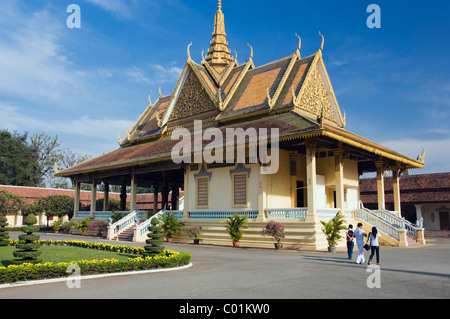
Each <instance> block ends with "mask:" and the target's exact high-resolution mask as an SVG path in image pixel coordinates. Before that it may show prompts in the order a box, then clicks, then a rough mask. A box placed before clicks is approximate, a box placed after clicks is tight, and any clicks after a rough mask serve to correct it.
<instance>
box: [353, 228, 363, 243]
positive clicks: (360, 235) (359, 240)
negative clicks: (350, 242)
mask: <svg viewBox="0 0 450 319" xmlns="http://www.w3.org/2000/svg"><path fill="white" fill-rule="evenodd" d="M365 234H366V232H365V231H364V230H362V229H361V228H359V227H358V228H356V229H355V231H354V232H353V235H355V239H356V244H357V245H364V235H365Z"/></svg>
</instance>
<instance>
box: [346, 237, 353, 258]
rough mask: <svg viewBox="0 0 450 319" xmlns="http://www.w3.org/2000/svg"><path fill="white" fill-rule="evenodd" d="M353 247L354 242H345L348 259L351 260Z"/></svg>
mask: <svg viewBox="0 0 450 319" xmlns="http://www.w3.org/2000/svg"><path fill="white" fill-rule="evenodd" d="M353 247H355V242H354V241H347V252H348V259H352V256H353Z"/></svg>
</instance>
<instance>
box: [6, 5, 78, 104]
mask: <svg viewBox="0 0 450 319" xmlns="http://www.w3.org/2000/svg"><path fill="white" fill-rule="evenodd" d="M7 4H9V3H7ZM3 18H4V19H3ZM63 28H64V26H63V24H61V23H60V21H59V20H58V19H56V18H55V17H54V16H52V15H51V14H50V13H49V12H48V11H47V10H40V11H36V12H34V13H31V14H29V15H26V14H25V13H24V12H22V11H20V10H19V9H17V8H15V7H14V6H12V5H6V6H5V7H3V6H2V19H0V29H3V32H2V37H0V56H1V59H0V70H1V73H2V76H1V77H0V94H2V95H6V96H12V97H15V98H17V97H20V98H24V99H27V100H32V101H36V100H37V101H45V102H49V101H53V102H58V103H59V104H60V105H61V106H63V105H65V104H66V103H67V101H70V97H72V96H74V95H76V94H78V93H80V92H82V91H84V90H85V86H84V85H83V82H82V81H81V79H80V73H76V72H74V71H73V70H72V66H71V64H70V63H69V62H68V59H67V56H66V55H65V54H64V52H63V49H62V47H61V45H60V40H61V38H62V34H63Z"/></svg>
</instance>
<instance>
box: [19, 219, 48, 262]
mask: <svg viewBox="0 0 450 319" xmlns="http://www.w3.org/2000/svg"><path fill="white" fill-rule="evenodd" d="M36 223H37V218H36V216H34V215H33V214H30V215H28V216H27V218H25V224H26V225H27V226H24V227H22V231H23V232H24V233H25V235H19V240H20V241H21V242H19V243H18V244H16V248H17V250H16V251H15V252H13V255H14V257H17V258H20V259H16V260H13V262H12V263H13V264H15V265H20V264H23V263H32V264H38V263H41V262H42V259H38V258H37V257H39V256H40V255H41V254H42V252H41V251H39V248H40V247H41V244H40V243H39V242H38V240H39V238H40V236H39V235H33V232H37V231H39V227H33V225H34V224H36ZM23 242H24V243H23Z"/></svg>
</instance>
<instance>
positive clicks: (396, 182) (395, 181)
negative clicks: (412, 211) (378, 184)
mask: <svg viewBox="0 0 450 319" xmlns="http://www.w3.org/2000/svg"><path fill="white" fill-rule="evenodd" d="M392 192H393V195H394V210H395V211H396V212H398V215H399V216H400V217H401V216H402V205H401V200H400V176H399V173H398V170H397V169H395V170H393V171H392Z"/></svg>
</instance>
